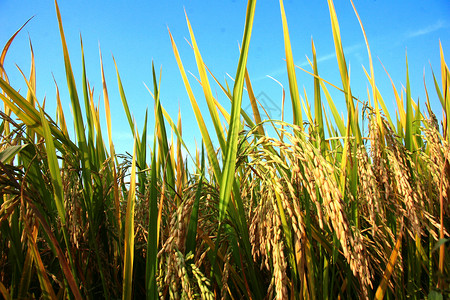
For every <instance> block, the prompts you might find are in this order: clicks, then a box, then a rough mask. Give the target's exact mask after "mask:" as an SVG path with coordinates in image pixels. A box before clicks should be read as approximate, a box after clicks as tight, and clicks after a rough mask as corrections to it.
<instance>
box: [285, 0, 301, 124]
mask: <svg viewBox="0 0 450 300" xmlns="http://www.w3.org/2000/svg"><path fill="white" fill-rule="evenodd" d="M280 10H281V19H282V22H283V36H284V49H285V53H286V67H287V72H288V79H289V92H290V94H291V101H292V113H293V118H294V125H297V126H299V127H300V128H303V118H302V108H301V104H300V98H299V93H298V86H297V77H296V75H295V67H294V59H293V57H292V49H291V40H290V37H289V29H288V24H287V20H286V13H285V11H284V5H283V0H280Z"/></svg>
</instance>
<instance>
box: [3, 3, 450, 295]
mask: <svg viewBox="0 0 450 300" xmlns="http://www.w3.org/2000/svg"><path fill="white" fill-rule="evenodd" d="M352 5H353V2H352ZM255 6H256V1H253V0H249V1H248V6H247V13H246V20H245V27H244V35H243V38H242V43H241V49H240V57H239V61H238V62H237V66H236V75H235V78H234V83H233V86H232V88H230V86H229V85H228V83H227V82H224V83H221V82H219V81H218V80H217V79H216V77H215V76H214V75H213V74H212V73H211V72H209V69H208V68H207V67H206V65H205V64H204V62H203V60H202V56H201V53H200V49H199V48H198V46H197V43H196V40H195V34H194V29H193V28H192V27H191V25H190V22H189V18H188V16H187V15H186V22H187V26H188V29H189V34H190V43H191V45H192V49H193V55H194V56H195V59H196V64H197V67H198V71H199V74H200V78H199V79H198V81H199V83H200V84H201V86H202V89H203V92H204V95H201V96H200V95H194V93H193V90H192V87H191V83H190V81H189V80H188V77H187V75H186V71H185V68H184V65H183V62H182V58H181V56H180V54H179V52H178V50H177V46H176V41H175V40H174V38H173V37H172V35H171V33H170V31H169V32H168V39H170V40H171V43H172V48H173V54H174V57H175V59H176V61H177V64H178V67H179V72H180V74H181V77H182V79H183V82H184V87H185V89H186V92H187V97H188V98H189V100H190V102H191V104H192V108H193V112H194V114H195V117H196V120H197V125H198V127H199V129H200V132H201V135H202V144H201V145H200V147H199V149H187V148H186V146H185V142H184V141H183V130H182V120H181V118H180V116H178V118H177V120H176V122H174V121H173V119H172V118H171V116H169V115H168V114H167V112H166V111H165V109H164V95H160V93H159V84H160V76H158V75H157V73H156V71H155V68H154V67H153V69H152V76H153V87H152V88H151V89H149V91H150V92H151V95H152V97H153V99H154V112H153V114H152V113H150V118H151V117H152V115H153V118H154V120H155V127H154V128H153V133H154V137H155V139H154V140H153V141H148V140H147V132H148V130H149V129H148V128H147V119H148V117H149V116H148V112H146V114H145V122H144V126H143V128H142V129H140V128H139V126H138V125H137V124H135V122H134V119H133V116H132V113H131V112H130V110H129V107H128V102H127V98H126V93H125V90H124V87H123V85H122V81H121V77H120V72H119V67H118V65H117V64H116V65H115V67H116V75H117V87H118V89H119V93H120V97H121V100H122V104H123V108H124V112H125V114H126V116H127V119H128V121H129V125H130V132H131V134H132V135H133V137H134V146H133V149H132V151H131V150H130V152H131V153H132V155H131V154H119V153H116V152H115V147H114V143H113V141H112V137H113V133H112V130H111V116H110V103H109V97H108V87H107V84H106V81H105V75H104V70H103V62H102V61H101V59H102V58H101V54H100V62H101V74H102V82H103V90H102V92H103V101H104V103H105V112H104V113H105V115H106V124H107V128H106V130H107V136H108V140H105V139H104V135H103V133H102V129H103V130H104V128H101V126H100V115H101V112H100V111H99V108H98V107H97V106H96V105H95V103H94V101H93V95H94V92H93V89H92V88H91V87H90V84H89V81H88V77H87V74H86V68H85V60H84V52H83V51H82V70H83V72H82V78H81V82H82V89H79V88H78V87H77V86H76V84H75V78H74V75H73V72H72V65H71V60H70V58H69V53H68V49H67V45H66V38H65V35H64V30H63V21H62V17H61V13H60V11H59V8H58V4H57V3H56V1H55V8H56V13H57V19H58V23H59V29H60V36H61V43H62V48H63V53H64V68H65V71H66V78H67V89H68V91H69V94H70V100H71V107H72V114H73V116H72V117H73V120H74V132H75V137H71V136H69V132H68V129H67V124H66V121H65V116H64V113H63V110H62V106H61V100H60V99H59V92H57V96H56V99H46V100H45V101H55V102H56V103H57V113H56V116H54V117H52V116H50V115H49V114H47V112H46V110H45V101H44V99H37V98H36V95H35V90H36V70H35V63H34V58H33V55H32V59H31V71H30V75H29V76H26V75H24V76H23V77H24V80H25V81H26V84H27V87H28V90H27V91H26V93H20V92H18V91H17V90H16V89H15V88H14V85H15V83H14V82H9V81H8V77H7V74H6V72H5V70H4V69H3V67H2V66H3V64H4V60H5V56H6V53H7V51H8V49H9V46H10V44H11V43H12V42H13V40H14V38H15V36H16V35H17V34H18V33H19V32H20V30H21V29H22V28H20V29H19V30H18V31H17V32H16V33H15V34H13V35H12V37H11V39H10V40H9V41H8V42H7V43H6V45H5V47H4V49H3V51H2V54H1V56H0V74H1V76H0V77H1V78H0V90H1V93H0V98H1V99H2V101H3V103H4V109H3V110H2V111H1V112H0V115H1V120H2V122H1V125H0V133H1V144H0V169H1V172H0V194H1V198H0V228H1V229H0V230H1V236H0V293H1V294H2V296H3V297H4V298H5V299H16V298H17V299H23V298H50V299H65V298H68V299H84V298H88V299H97V298H107V299H117V298H122V299H131V298H135V299H141V298H144V297H145V298H147V299H156V298H162V299H169V298H170V299H172V298H173V299H185V298H189V299H191V298H195V299H197V298H199V299H200V298H201V299H213V298H214V299H215V298H220V299H273V298H275V299H337V298H339V299H353V298H366V299H383V298H386V299H411V298H413V299H423V298H428V299H442V298H443V297H448V296H450V288H449V284H450V280H449V278H450V277H449V271H450V270H449V269H450V260H449V257H448V256H449V255H448V253H450V252H449V248H450V246H449V232H448V228H450V219H449V213H450V206H449V200H448V197H449V193H450V186H449V178H450V165H449V159H450V151H449V150H450V148H449V142H450V136H449V134H450V132H449V131H450V120H449V114H450V96H449V95H450V73H449V69H448V66H447V64H446V62H445V59H444V55H443V51H442V47H441V53H440V55H441V64H440V71H441V76H440V77H439V75H435V74H434V73H432V75H433V79H434V83H435V85H434V87H433V89H434V91H433V92H431V91H430V93H428V87H427V86H424V89H425V91H426V95H427V99H426V102H425V105H426V110H425V111H421V110H420V106H419V103H416V102H414V101H413V98H412V96H411V89H410V86H409V77H408V76H409V75H408V67H407V61H406V76H405V78H406V87H405V88H404V89H403V88H402V89H400V90H398V89H397V87H396V86H395V85H394V84H392V88H393V91H394V94H395V97H396V99H395V100H396V103H397V107H396V109H397V115H396V118H395V119H393V118H392V117H391V116H390V113H389V111H388V110H387V109H386V105H385V103H384V100H383V97H382V95H381V94H380V91H379V90H378V88H377V84H376V81H375V74H374V68H373V63H372V58H371V52H370V47H369V42H368V40H367V38H366V35H365V30H364V27H363V23H362V21H361V20H360V18H359V15H358V13H357V11H356V8H355V7H354V6H353V8H354V9H355V16H356V17H357V18H358V20H359V22H360V26H361V30H362V33H363V36H364V38H365V42H366V45H367V51H368V57H369V65H370V69H369V70H365V72H366V76H367V80H368V83H369V86H370V89H369V91H368V95H367V99H369V100H368V101H365V100H363V99H358V98H356V97H354V96H353V95H352V89H351V85H350V75H349V71H348V69H347V63H346V58H345V53H344V51H343V46H342V41H341V37H340V31H339V22H338V17H337V15H336V12H335V9H334V4H333V1H332V0H328V7H329V12H330V19H331V24H332V28H331V31H332V34H333V38H334V44H335V51H336V57H337V61H338V67H339V71H340V76H341V80H342V82H341V83H330V82H328V81H327V80H326V79H325V78H326V76H324V75H321V74H319V71H318V66H317V59H316V50H315V46H314V42H313V41H312V42H311V48H312V53H313V57H312V60H310V68H309V69H302V68H300V67H298V66H296V65H295V62H294V60H293V54H292V53H293V51H294V50H295V49H292V47H291V42H290V35H289V30H288V22H287V19H286V16H285V10H284V5H283V1H282V0H280V13H281V17H282V26H283V33H284V44H285V53H286V70H287V74H288V78H289V87H288V88H289V95H290V100H291V104H292V113H293V116H292V117H293V118H292V120H293V122H292V123H286V122H284V121H283V120H271V119H269V120H265V121H261V120H262V119H261V115H262V114H263V113H264V112H263V111H260V109H259V107H258V105H257V101H258V99H256V98H255V95H254V94H253V90H252V83H251V79H250V77H249V74H248V72H247V68H246V66H247V58H248V48H249V45H250V43H251V34H252V27H253V18H254V15H255ZM24 26H25V25H24ZM80 46H81V49H83V44H82V41H81V42H80ZM31 51H32V48H31ZM298 72H307V73H309V74H310V75H311V76H312V77H313V78H314V89H313V90H314V96H313V97H314V111H312V110H311V109H310V108H309V107H310V106H309V104H308V103H306V104H305V103H302V101H301V97H300V94H299V90H298V87H297V79H296V74H297V73H298ZM432 72H433V71H432ZM22 74H24V73H22ZM383 75H384V74H383ZM377 76H379V75H377ZM384 76H389V74H387V75H384ZM211 78H212V79H213V81H214V82H215V83H216V84H217V85H218V86H219V87H220V88H221V90H222V91H223V92H224V94H225V95H226V97H227V98H228V99H229V100H230V101H231V111H230V112H227V111H226V110H225V109H224V108H223V106H222V105H221V104H220V103H219V102H218V100H217V99H216V98H215V97H214V96H213V94H212V92H211V90H212V87H211V84H210V82H209V81H210V80H211ZM244 87H245V88H244ZM55 88H56V89H57V91H59V88H60V86H58V85H56V87H55ZM330 89H336V90H338V91H340V92H341V93H343V96H344V97H345V100H346V108H347V110H346V111H347V116H346V118H344V117H343V116H340V115H339V113H338V112H337V109H336V105H335V104H334V101H333V98H332V97H331V93H330ZM245 93H247V94H248V98H249V99H250V101H251V104H252V113H253V115H249V114H247V113H246V112H245V111H244V110H243V109H242V107H241V104H242V98H243V96H244V94H245ZM432 93H433V95H434V96H431V94H432ZM283 95H284V93H283ZM428 95H430V97H436V98H438V99H439V101H440V103H441V104H442V111H443V116H442V118H441V122H440V123H439V121H438V119H437V118H436V116H435V114H434V113H433V111H432V110H431V108H430V99H429V97H428ZM203 96H204V101H206V104H207V107H208V112H209V116H207V115H204V114H203V112H202V111H201V110H200V100H199V99H200V98H203ZM281 101H284V99H280V102H281ZM82 105H84V108H85V112H86V113H85V114H83V112H82V109H81V106H82ZM302 107H303V110H302ZM325 107H327V108H329V110H330V111H331V112H332V115H327V113H326V111H328V110H327V109H325ZM102 113H103V112H102ZM219 114H221V115H222V117H223V118H221V117H219ZM283 114H284V111H283ZM206 117H210V118H211V120H212V122H213V125H214V130H208V129H207V128H206V125H205V118H206ZM223 120H224V122H223ZM364 124H367V125H366V126H364ZM103 132H104V131H103ZM269 133H270V134H269ZM171 134H173V135H174V136H176V142H173V139H171V138H170V136H171ZM213 140H217V141H218V143H219V147H218V148H215V147H214V146H213V142H212V141H213ZM147 147H149V149H151V151H150V152H151V153H150V154H149V155H148V154H147ZM183 148H184V149H183ZM182 151H186V152H187V153H189V156H188V157H187V158H186V157H185V156H183V155H182ZM191 153H192V154H193V155H192V156H191V155H190V154H191ZM148 157H150V159H149V160H147V158H148Z"/></svg>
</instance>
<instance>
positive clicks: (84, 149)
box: [55, 0, 92, 195]
mask: <svg viewBox="0 0 450 300" xmlns="http://www.w3.org/2000/svg"><path fill="white" fill-rule="evenodd" d="M55 8H56V15H57V17H58V25H59V33H60V37H61V43H62V48H63V54H64V66H65V69H66V78H67V87H68V90H69V94H70V100H71V103H72V113H73V119H74V126H75V132H76V134H77V139H78V146H79V148H80V150H81V157H80V159H81V165H82V166H83V169H84V172H83V173H82V174H83V176H84V183H85V188H86V192H87V194H88V195H89V194H91V191H92V182H91V164H90V161H89V151H88V146H87V142H86V135H85V132H84V122H83V117H82V114H81V107H80V101H79V99H78V93H77V87H76V84H75V78H74V76H73V71H72V66H71V63H70V58H69V51H68V49H67V44H66V38H65V36H64V30H63V25H62V19H61V13H60V11H59V7H58V3H57V1H56V0H55Z"/></svg>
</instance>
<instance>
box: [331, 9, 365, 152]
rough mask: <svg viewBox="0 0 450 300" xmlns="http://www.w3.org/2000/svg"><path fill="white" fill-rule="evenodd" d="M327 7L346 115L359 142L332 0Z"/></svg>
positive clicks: (355, 115)
mask: <svg viewBox="0 0 450 300" xmlns="http://www.w3.org/2000/svg"><path fill="white" fill-rule="evenodd" d="M328 8H329V10H330V19H331V28H332V30H333V39H334V46H335V50H336V58H337V62H338V65H339V72H340V74H341V80H342V88H343V90H344V93H345V100H346V104H347V110H348V116H349V119H350V122H351V123H350V124H351V127H352V134H353V135H354V136H355V137H356V143H357V144H360V143H361V132H360V130H359V125H358V115H357V114H356V112H355V104H354V103H353V96H352V93H351V89H350V76H349V72H348V69H347V63H346V61H345V56H344V49H343V47H342V42H341V32H340V29H339V23H338V19H337V15H336V10H335V8H334V4H333V0H328Z"/></svg>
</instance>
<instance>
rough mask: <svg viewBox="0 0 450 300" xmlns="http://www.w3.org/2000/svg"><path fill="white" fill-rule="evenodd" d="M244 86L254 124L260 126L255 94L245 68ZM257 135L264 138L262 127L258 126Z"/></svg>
mask: <svg viewBox="0 0 450 300" xmlns="http://www.w3.org/2000/svg"><path fill="white" fill-rule="evenodd" d="M245 85H246V86H247V92H248V97H249V99H250V104H251V106H252V111H253V117H254V118H255V123H256V124H260V123H261V116H260V115H259V109H258V103H257V102H256V101H257V99H256V98H255V94H254V93H253V87H252V83H251V81H250V76H249V75H248V70H247V68H245ZM258 133H259V134H260V135H261V136H264V128H263V127H262V125H258Z"/></svg>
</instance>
